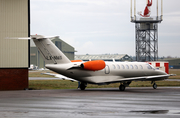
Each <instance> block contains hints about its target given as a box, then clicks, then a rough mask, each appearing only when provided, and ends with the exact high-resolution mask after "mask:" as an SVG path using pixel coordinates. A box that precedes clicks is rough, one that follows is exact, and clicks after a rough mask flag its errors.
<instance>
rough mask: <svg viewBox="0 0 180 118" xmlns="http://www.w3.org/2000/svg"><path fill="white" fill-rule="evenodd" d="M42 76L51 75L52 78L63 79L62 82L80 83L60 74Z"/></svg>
mask: <svg viewBox="0 0 180 118" xmlns="http://www.w3.org/2000/svg"><path fill="white" fill-rule="evenodd" d="M41 74H44V75H51V76H54V77H57V78H59V79H62V80H70V81H72V82H78V81H77V80H75V79H71V78H68V77H66V76H63V75H60V74H53V73H41Z"/></svg>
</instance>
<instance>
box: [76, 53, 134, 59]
mask: <svg viewBox="0 0 180 118" xmlns="http://www.w3.org/2000/svg"><path fill="white" fill-rule="evenodd" d="M89 59H91V60H112V59H115V60H131V58H130V57H129V56H128V55H127V54H102V55H101V54H99V55H89V54H87V55H75V60H89Z"/></svg>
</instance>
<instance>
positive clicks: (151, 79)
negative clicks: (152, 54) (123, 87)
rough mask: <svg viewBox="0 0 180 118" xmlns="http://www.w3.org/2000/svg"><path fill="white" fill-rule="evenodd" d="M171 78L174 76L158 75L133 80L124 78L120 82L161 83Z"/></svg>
mask: <svg viewBox="0 0 180 118" xmlns="http://www.w3.org/2000/svg"><path fill="white" fill-rule="evenodd" d="M169 76H172V75H168V74H167V75H156V76H143V77H133V78H123V79H121V80H120V82H123V81H159V80H164V79H168V77H169Z"/></svg>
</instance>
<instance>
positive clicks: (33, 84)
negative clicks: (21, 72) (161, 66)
mask: <svg viewBox="0 0 180 118" xmlns="http://www.w3.org/2000/svg"><path fill="white" fill-rule="evenodd" d="M156 84H157V86H158V87H160V86H166V87H167V86H180V82H178V81H157V82H156ZM119 85H120V84H119V83H114V84H109V85H101V86H98V85H92V84H88V86H87V88H118V87H119ZM77 86H78V83H77V82H71V81H67V80H30V81H29V88H31V89H33V90H45V89H77ZM130 87H152V84H151V82H149V81H138V82H134V81H133V82H132V83H131V84H130Z"/></svg>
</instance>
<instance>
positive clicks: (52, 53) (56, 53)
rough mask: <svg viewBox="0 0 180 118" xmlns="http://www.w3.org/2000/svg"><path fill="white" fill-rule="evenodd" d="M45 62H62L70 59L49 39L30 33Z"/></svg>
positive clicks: (67, 61)
mask: <svg viewBox="0 0 180 118" xmlns="http://www.w3.org/2000/svg"><path fill="white" fill-rule="evenodd" d="M31 37H32V39H33V41H34V43H35V45H36V47H37V49H38V50H39V52H40V53H41V55H42V57H43V59H44V61H45V63H46V64H64V63H71V61H70V60H69V59H68V58H67V57H66V56H65V55H64V54H63V53H62V52H61V51H60V50H59V49H58V48H57V47H56V46H55V45H54V43H53V42H52V41H51V40H50V39H49V38H46V37H44V36H41V35H31Z"/></svg>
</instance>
